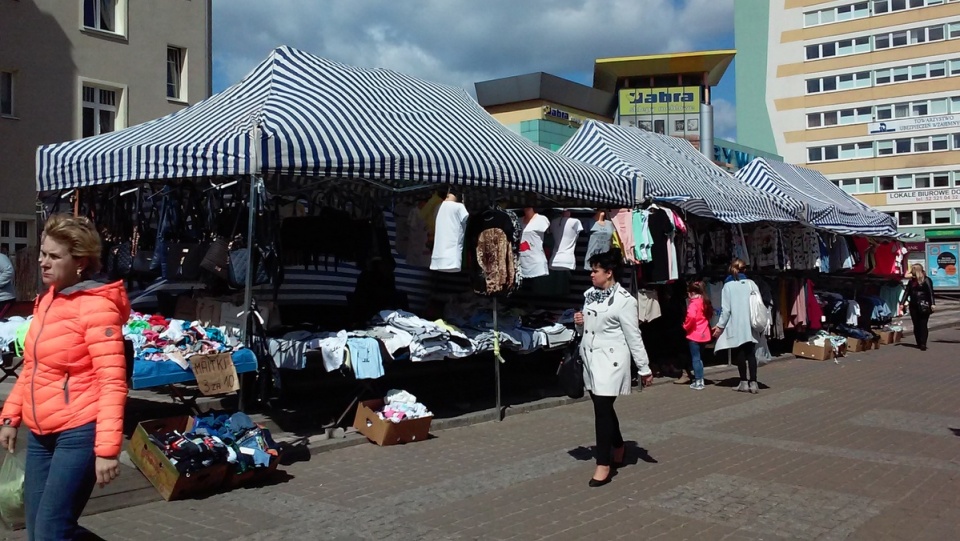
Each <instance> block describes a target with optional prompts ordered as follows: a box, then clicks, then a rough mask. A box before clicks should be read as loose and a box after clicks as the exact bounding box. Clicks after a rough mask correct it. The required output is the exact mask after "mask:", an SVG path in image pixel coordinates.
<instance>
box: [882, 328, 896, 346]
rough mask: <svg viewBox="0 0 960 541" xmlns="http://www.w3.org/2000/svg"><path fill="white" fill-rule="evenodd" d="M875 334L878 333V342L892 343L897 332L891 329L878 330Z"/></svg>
mask: <svg viewBox="0 0 960 541" xmlns="http://www.w3.org/2000/svg"><path fill="white" fill-rule="evenodd" d="M877 334H878V335H880V343H881V344H893V343H895V340H896V334H897V333H895V332H893V331H878V332H877Z"/></svg>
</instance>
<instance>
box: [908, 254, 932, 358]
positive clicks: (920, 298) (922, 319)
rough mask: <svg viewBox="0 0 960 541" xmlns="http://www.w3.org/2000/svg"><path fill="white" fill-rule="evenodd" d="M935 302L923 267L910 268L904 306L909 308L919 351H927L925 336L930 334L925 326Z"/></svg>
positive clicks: (930, 284) (915, 265)
mask: <svg viewBox="0 0 960 541" xmlns="http://www.w3.org/2000/svg"><path fill="white" fill-rule="evenodd" d="M936 300H937V299H936V297H934V295H933V282H931V280H930V278H927V273H926V272H924V270H923V265H921V264H919V263H916V264H914V265H913V266H911V267H910V283H908V284H907V291H906V297H905V299H904V304H906V305H907V306H909V307H910V320H911V321H912V322H913V334H914V336H916V338H917V347H919V348H920V351H927V336H928V335H929V334H930V332H929V330H928V329H927V325H928V324H929V323H930V314H932V313H933V310H934V309H933V307H934V306H935V305H936V304H937V302H936Z"/></svg>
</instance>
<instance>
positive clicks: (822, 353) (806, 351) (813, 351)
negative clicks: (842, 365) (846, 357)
mask: <svg viewBox="0 0 960 541" xmlns="http://www.w3.org/2000/svg"><path fill="white" fill-rule="evenodd" d="M846 348H847V346H846V345H843V346H840V348H839V351H837V352H836V355H837V357H841V356H843V354H844V353H845V352H846ZM793 354H794V355H796V356H797V357H801V358H803V359H813V360H815V361H826V360H829V359H833V358H834V352H833V348H832V347H830V346H829V345H823V346H815V345H813V344H808V343H806V342H800V341H797V342H794V343H793Z"/></svg>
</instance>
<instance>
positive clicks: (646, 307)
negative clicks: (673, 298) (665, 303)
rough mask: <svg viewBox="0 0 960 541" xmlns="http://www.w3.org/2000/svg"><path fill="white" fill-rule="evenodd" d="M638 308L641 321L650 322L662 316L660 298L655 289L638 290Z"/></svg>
mask: <svg viewBox="0 0 960 541" xmlns="http://www.w3.org/2000/svg"><path fill="white" fill-rule="evenodd" d="M637 308H638V309H639V317H640V323H648V322H650V321H653V320H655V319H657V318H658V317H660V313H661V312H660V299H659V297H658V296H657V290H655V289H641V290H639V291H637Z"/></svg>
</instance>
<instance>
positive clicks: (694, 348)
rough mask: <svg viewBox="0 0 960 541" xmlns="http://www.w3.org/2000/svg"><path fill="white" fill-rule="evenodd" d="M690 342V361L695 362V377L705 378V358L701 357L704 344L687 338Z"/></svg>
mask: <svg viewBox="0 0 960 541" xmlns="http://www.w3.org/2000/svg"><path fill="white" fill-rule="evenodd" d="M687 343H688V344H690V361H691V363H692V364H693V379H698V380H699V379H703V359H702V358H701V357H700V348H702V347H703V344H701V343H700V342H694V341H693V340H687Z"/></svg>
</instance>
